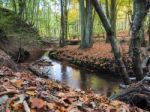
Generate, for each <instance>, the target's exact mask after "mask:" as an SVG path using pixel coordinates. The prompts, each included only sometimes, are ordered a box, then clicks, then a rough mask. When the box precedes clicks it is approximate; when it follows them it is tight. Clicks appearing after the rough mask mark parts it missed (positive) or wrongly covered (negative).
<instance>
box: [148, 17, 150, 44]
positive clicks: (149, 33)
mask: <svg viewBox="0 0 150 112" xmlns="http://www.w3.org/2000/svg"><path fill="white" fill-rule="evenodd" d="M148 19H149V25H148V36H149V45H150V16H149V18H148Z"/></svg>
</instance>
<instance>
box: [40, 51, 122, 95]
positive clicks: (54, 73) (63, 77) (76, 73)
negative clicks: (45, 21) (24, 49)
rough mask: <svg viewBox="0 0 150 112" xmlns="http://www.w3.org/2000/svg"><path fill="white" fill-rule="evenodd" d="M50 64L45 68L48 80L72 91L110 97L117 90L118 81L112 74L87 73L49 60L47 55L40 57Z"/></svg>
mask: <svg viewBox="0 0 150 112" xmlns="http://www.w3.org/2000/svg"><path fill="white" fill-rule="evenodd" d="M42 59H46V60H49V61H51V62H52V66H45V67H44V70H46V71H47V73H48V76H49V78H51V79H54V80H58V81H60V82H62V83H65V84H66V85H68V86H70V87H72V88H74V89H82V90H87V89H92V90H94V91H95V92H96V93H99V94H101V95H105V96H110V95H112V94H113V93H115V92H117V91H118V90H119V83H120V80H119V79H117V78H115V77H114V76H113V75H112V74H102V73H96V72H95V73H93V72H92V73H90V72H89V71H86V70H83V69H80V68H75V67H72V66H71V65H68V64H66V63H64V62H60V61H56V60H53V59H50V58H49V57H48V55H47V53H46V54H45V55H44V56H43V57H42Z"/></svg>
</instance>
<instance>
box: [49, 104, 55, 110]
mask: <svg viewBox="0 0 150 112" xmlns="http://www.w3.org/2000/svg"><path fill="white" fill-rule="evenodd" d="M47 106H48V108H49V109H55V107H56V104H55V103H47Z"/></svg>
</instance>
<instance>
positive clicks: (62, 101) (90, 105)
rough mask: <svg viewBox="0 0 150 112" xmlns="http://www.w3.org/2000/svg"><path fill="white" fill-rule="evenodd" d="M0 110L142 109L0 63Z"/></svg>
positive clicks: (83, 111)
mask: <svg viewBox="0 0 150 112" xmlns="http://www.w3.org/2000/svg"><path fill="white" fill-rule="evenodd" d="M0 111H1V112H13V111H15V112H50V111H51V112H56V111H57V112H146V111H145V110H142V109H139V108H137V107H135V106H131V105H129V104H125V103H123V102H120V101H117V100H109V99H108V98H106V97H103V96H99V95H98V94H95V93H93V92H92V91H87V92H85V91H82V90H78V89H76V90H73V89H71V88H69V87H68V86H66V85H65V84H62V83H60V82H58V81H54V80H49V79H43V78H39V77H37V76H35V75H33V74H31V73H29V72H13V71H12V70H11V69H9V68H7V67H0Z"/></svg>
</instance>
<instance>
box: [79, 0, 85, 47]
mask: <svg viewBox="0 0 150 112" xmlns="http://www.w3.org/2000/svg"><path fill="white" fill-rule="evenodd" d="M79 6H80V25H81V43H80V47H81V48H84V47H85V46H86V45H85V6H84V0H79Z"/></svg>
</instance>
